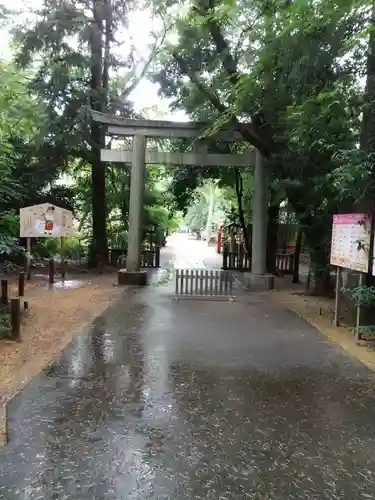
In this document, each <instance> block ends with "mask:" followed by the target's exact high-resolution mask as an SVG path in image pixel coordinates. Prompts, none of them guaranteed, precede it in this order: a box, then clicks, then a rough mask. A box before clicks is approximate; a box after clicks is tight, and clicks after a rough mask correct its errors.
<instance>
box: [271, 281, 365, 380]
mask: <svg viewBox="0 0 375 500" xmlns="http://www.w3.org/2000/svg"><path fill="white" fill-rule="evenodd" d="M270 295H271V296H272V297H273V299H275V300H276V301H277V302H279V303H280V304H282V305H283V306H284V307H286V308H287V309H289V310H290V311H293V312H294V313H296V314H298V315H299V316H301V317H302V318H303V319H304V320H306V321H307V322H308V323H310V324H311V325H312V326H314V327H315V328H316V329H317V330H318V331H319V332H320V333H322V334H323V335H325V336H326V337H327V338H328V339H329V340H330V341H331V342H334V343H336V344H338V345H339V346H340V347H341V348H342V349H344V351H346V352H347V353H348V354H350V355H351V356H353V357H355V358H357V359H358V360H359V361H361V362H362V363H363V364H365V365H366V366H367V367H368V368H370V370H373V371H375V351H374V349H373V348H372V347H370V346H369V345H368V344H367V343H366V342H362V341H358V340H357V338H356V336H355V335H354V334H353V332H352V331H351V329H349V328H348V327H346V326H340V327H336V326H335V325H334V300H333V299H327V298H324V297H312V296H308V295H304V294H299V293H296V292H295V291H285V290H280V291H279V290H275V291H274V292H272V294H270Z"/></svg>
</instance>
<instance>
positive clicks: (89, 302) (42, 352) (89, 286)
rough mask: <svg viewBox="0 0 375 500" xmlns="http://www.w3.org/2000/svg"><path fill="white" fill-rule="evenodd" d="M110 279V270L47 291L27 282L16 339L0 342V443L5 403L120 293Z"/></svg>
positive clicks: (113, 278) (111, 278)
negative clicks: (24, 307)
mask: <svg viewBox="0 0 375 500" xmlns="http://www.w3.org/2000/svg"><path fill="white" fill-rule="evenodd" d="M72 281H73V282H74V280H72ZM115 281H116V274H107V275H101V276H93V277H90V276H87V277H85V279H84V280H82V281H81V282H80V283H79V285H78V286H77V287H74V284H73V286H72V287H71V288H63V287H58V286H56V288H54V289H52V290H49V289H48V288H47V287H42V286H41V285H40V283H39V285H38V284H37V282H34V283H30V286H27V288H26V292H25V300H27V301H28V302H29V311H28V312H27V313H26V316H25V317H24V318H23V321H22V330H21V339H22V340H21V342H11V341H7V340H0V404H1V408H2V410H1V413H2V415H3V418H1V419H0V442H1V440H2V439H1V434H2V435H3V440H4V435H5V434H6V429H5V425H6V418H5V411H6V410H5V407H6V403H7V402H8V401H9V400H10V399H12V398H13V397H14V396H15V395H16V394H17V393H18V392H20V391H21V390H22V389H23V388H24V387H25V385H26V384H27V383H28V382H29V381H30V380H31V379H32V378H34V377H35V376H36V375H37V374H38V373H39V372H40V371H41V370H42V369H43V368H45V367H46V366H48V365H49V364H50V363H51V362H53V361H54V359H55V358H56V357H57V355H58V354H59V353H60V352H61V351H62V350H63V349H64V348H65V347H66V346H67V345H68V344H69V342H71V340H73V338H74V337H75V336H76V335H78V334H79V332H80V331H81V330H82V329H83V328H84V327H85V326H88V325H89V324H90V323H91V322H92V320H93V319H94V318H95V317H96V316H98V315H99V314H100V313H101V312H102V311H103V310H104V309H105V308H106V307H107V306H108V305H109V303H110V302H111V301H113V300H114V299H115V298H116V297H118V296H119V295H120V294H121V293H122V291H123V290H124V288H121V287H117V286H114V283H115ZM11 292H12V291H11ZM10 295H11V296H14V293H11V294H10Z"/></svg>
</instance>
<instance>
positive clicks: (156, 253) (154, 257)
mask: <svg viewBox="0 0 375 500" xmlns="http://www.w3.org/2000/svg"><path fill="white" fill-rule="evenodd" d="M126 254H127V251H126V249H121V248H110V249H109V263H110V265H111V266H114V267H119V266H121V265H126ZM141 267H146V268H158V267H160V247H154V248H153V249H152V250H141Z"/></svg>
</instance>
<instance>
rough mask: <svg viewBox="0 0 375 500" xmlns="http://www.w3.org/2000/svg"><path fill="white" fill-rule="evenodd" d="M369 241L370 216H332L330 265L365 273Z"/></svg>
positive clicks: (367, 264)
mask: <svg viewBox="0 0 375 500" xmlns="http://www.w3.org/2000/svg"><path fill="white" fill-rule="evenodd" d="M370 240H371V215H370V214H340V215H334V216H333V226H332V245H331V264H332V265H334V266H339V267H345V268H347V269H352V270H353V271H359V272H361V273H367V271H368V266H369V257H370V255H369V252H370Z"/></svg>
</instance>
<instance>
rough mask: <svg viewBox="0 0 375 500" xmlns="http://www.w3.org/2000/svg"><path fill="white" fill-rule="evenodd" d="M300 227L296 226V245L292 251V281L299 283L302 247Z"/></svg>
mask: <svg viewBox="0 0 375 500" xmlns="http://www.w3.org/2000/svg"><path fill="white" fill-rule="evenodd" d="M302 235H303V232H302V228H301V226H299V227H298V232H297V238H296V247H295V252H294V262H293V283H299V258H300V255H301V248H302Z"/></svg>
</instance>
